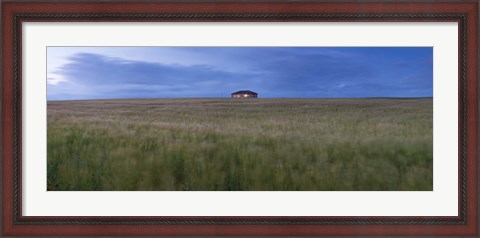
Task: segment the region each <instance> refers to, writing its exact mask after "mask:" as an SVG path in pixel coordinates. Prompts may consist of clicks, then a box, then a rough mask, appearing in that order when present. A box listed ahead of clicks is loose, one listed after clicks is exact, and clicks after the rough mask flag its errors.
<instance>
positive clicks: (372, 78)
mask: <svg viewBox="0 0 480 238" xmlns="http://www.w3.org/2000/svg"><path fill="white" fill-rule="evenodd" d="M179 50H182V52H183V54H185V52H187V53H188V52H189V51H191V52H195V54H196V55H197V56H198V55H204V56H205V63H204V64H197V65H185V64H181V63H178V64H161V63H153V62H146V61H138V60H136V61H134V60H128V59H123V58H112V57H106V56H103V55H99V54H91V53H81V54H75V55H72V56H71V57H70V58H69V59H68V63H66V64H64V65H63V66H62V67H59V68H58V69H57V70H56V71H55V72H53V73H55V74H56V75H61V78H62V80H60V81H58V82H57V83H56V84H50V85H49V86H48V98H49V99H82V98H122V97H128V98H141V97H228V96H229V95H230V93H231V92H233V91H237V90H241V89H250V90H253V91H257V92H259V94H260V96H261V97H419V96H432V94H433V92H432V91H433V90H432V88H433V71H432V70H433V58H432V57H433V52H432V49H431V48H429V47H423V48H420V47H417V48H415V47H403V48H402V47H396V48H395V47H377V48H375V47H352V48H348V47H180V49H179ZM53 80H55V79H53Z"/></svg>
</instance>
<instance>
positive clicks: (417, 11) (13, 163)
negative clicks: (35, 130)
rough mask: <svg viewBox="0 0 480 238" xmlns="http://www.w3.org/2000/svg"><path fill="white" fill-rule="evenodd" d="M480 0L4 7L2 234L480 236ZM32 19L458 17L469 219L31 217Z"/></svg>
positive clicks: (463, 207) (464, 208)
mask: <svg viewBox="0 0 480 238" xmlns="http://www.w3.org/2000/svg"><path fill="white" fill-rule="evenodd" d="M478 10H479V5H478V2H477V1H438V2H433V3H432V2H425V3H422V2H418V1H405V2H400V3H395V2H378V1H377V2H367V1H364V2H354V3H350V2H340V3H329V2H319V3H316V2H258V3H256V2H248V3H235V2H216V3H214V2H199V1H197V2H192V3H187V2H182V3H167V2H163V3H162V2H158V3H157V2H144V3H135V2H96V1H95V2H73V3H64V2H51V1H50V2H49V1H45V2H38V1H36V2H20V1H7V2H3V3H2V40H3V42H2V50H3V55H2V82H1V90H2V103H1V109H2V111H1V120H2V127H1V128H2V137H1V140H2V147H1V148H2V219H3V221H2V234H3V235H4V236H18V235H292V236H293V235H295V236H301V235H434V236H438V235H447V236H454V235H455V236H471V237H476V236H477V235H478V229H477V224H478V177H477V175H478V162H477V159H478V145H479V144H478V106H479V105H478ZM29 21H39V22H43V21H48V22H69V21H72V22H74V21H82V22H84V21H138V22H145V21H244V22H247V21H275V22H277V21H278V22H283V21H346V22H348V21H381V22H391V21H431V22H437V21H453V22H458V24H459V62H458V64H459V78H458V83H459V114H458V116H459V125H458V127H459V128H458V129H459V130H458V131H459V150H458V153H459V186H458V187H459V192H458V195H459V199H458V200H459V205H458V206H459V215H458V216H455V217H25V216H22V215H21V214H22V213H21V201H22V200H21V197H22V194H21V192H20V191H22V190H21V184H22V183H21V178H22V176H21V173H22V171H21V167H22V166H21V163H22V155H21V151H22V145H21V141H22V140H21V135H22V133H21V131H22V122H21V118H22V116H21V112H22V105H21V102H22V100H21V98H22V90H21V88H22V87H21V86H22V85H21V82H22V80H21V68H22V57H21V56H22V49H21V42H22V41H21V39H22V34H21V24H22V22H29Z"/></svg>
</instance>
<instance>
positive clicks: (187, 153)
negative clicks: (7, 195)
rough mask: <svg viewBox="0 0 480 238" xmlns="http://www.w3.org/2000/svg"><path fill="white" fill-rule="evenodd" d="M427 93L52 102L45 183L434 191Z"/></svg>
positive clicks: (161, 187) (52, 185)
mask: <svg viewBox="0 0 480 238" xmlns="http://www.w3.org/2000/svg"><path fill="white" fill-rule="evenodd" d="M432 120H433V105H432V99H431V98H420V99H230V98H224V99H117V100H91V101H89V100H87V101H48V128H47V133H48V138H47V143H48V145H47V146H48V148H47V157H48V162H47V163H48V169H47V176H48V178H47V179H48V190H50V191H52V190H53V191H55V190H82V191H84V190H107V191H110V190H159V191H164V190H202V191H206V190H208V191H211V190H223V191H225V190H247V191H258V190H266V191H273V190H276V191H290V190H327V191H328V190H335V191H340V190H353V191H357V190H402V191H405V190H432V189H433V187H432V186H433V168H432V165H433V155H432V154H433V152H432V149H433V138H432V134H433V132H432Z"/></svg>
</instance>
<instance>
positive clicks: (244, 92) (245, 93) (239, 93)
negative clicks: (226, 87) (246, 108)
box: [232, 90, 258, 98]
mask: <svg viewBox="0 0 480 238" xmlns="http://www.w3.org/2000/svg"><path fill="white" fill-rule="evenodd" d="M257 96H258V94H257V93H256V92H252V91H250V90H241V91H237V92H234V93H232V98H257Z"/></svg>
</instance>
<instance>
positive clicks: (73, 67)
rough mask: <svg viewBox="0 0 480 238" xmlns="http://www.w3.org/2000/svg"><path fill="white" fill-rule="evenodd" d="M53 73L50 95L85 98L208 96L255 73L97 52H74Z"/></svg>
mask: <svg viewBox="0 0 480 238" xmlns="http://www.w3.org/2000/svg"><path fill="white" fill-rule="evenodd" d="M68 60H69V63H67V64H65V65H63V66H62V67H60V68H58V69H57V70H56V71H54V72H53V73H55V74H59V75H62V77H64V78H65V80H63V81H62V82H63V83H62V84H59V82H58V81H55V80H54V79H50V80H49V82H50V85H49V89H51V90H49V93H50V94H49V98H57V97H59V96H60V95H63V96H64V95H68V93H71V94H72V96H75V97H79V96H80V97H82V96H83V98H89V97H94V98H119V97H178V96H180V97H181V96H186V97H197V96H198V97H205V96H215V95H216V96H219V94H220V93H223V94H224V93H225V92H223V91H225V90H228V91H227V92H230V91H231V90H234V89H235V88H236V86H238V85H239V84H240V82H244V81H245V80H253V79H254V78H255V75H252V74H248V73H231V72H227V71H223V70H220V69H217V68H215V67H214V66H210V65H193V66H185V65H180V64H175V65H166V64H159V63H151V62H143V61H132V60H125V59H121V58H112V57H105V56H102V55H97V54H88V53H81V54H75V55H73V56H72V57H70V58H69V59H68Z"/></svg>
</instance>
